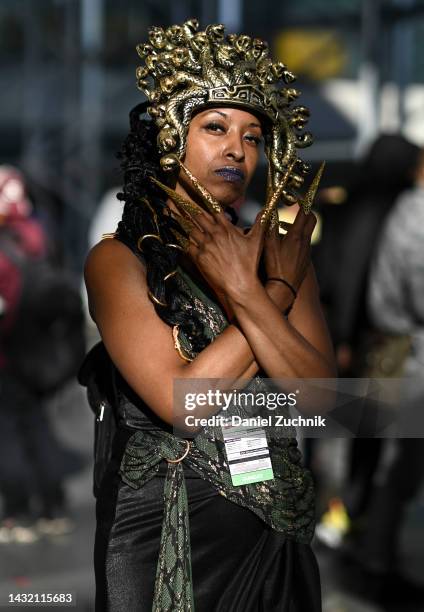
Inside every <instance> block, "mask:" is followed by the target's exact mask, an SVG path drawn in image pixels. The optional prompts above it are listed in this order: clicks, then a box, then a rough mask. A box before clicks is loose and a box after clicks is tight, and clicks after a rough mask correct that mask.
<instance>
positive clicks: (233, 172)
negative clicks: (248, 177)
mask: <svg viewBox="0 0 424 612" xmlns="http://www.w3.org/2000/svg"><path fill="white" fill-rule="evenodd" d="M215 174H219V176H222V178H223V179H224V180H225V181H229V182H230V183H239V182H242V181H244V172H243V170H240V169H239V168H234V166H224V167H223V168H218V170H215Z"/></svg>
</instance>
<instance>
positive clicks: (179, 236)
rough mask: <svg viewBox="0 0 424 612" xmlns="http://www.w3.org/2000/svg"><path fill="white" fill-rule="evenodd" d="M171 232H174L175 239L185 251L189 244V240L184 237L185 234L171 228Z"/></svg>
mask: <svg viewBox="0 0 424 612" xmlns="http://www.w3.org/2000/svg"><path fill="white" fill-rule="evenodd" d="M171 232H172V233H173V234H174V236H175V238H176V239H177V242H178V244H179V245H180V246H181V247H182V249H183V250H184V252H187V251H188V248H189V246H190V240H189V239H188V238H186V237H185V236H183V235H182V234H180V232H178V231H177V230H176V229H173V228H171Z"/></svg>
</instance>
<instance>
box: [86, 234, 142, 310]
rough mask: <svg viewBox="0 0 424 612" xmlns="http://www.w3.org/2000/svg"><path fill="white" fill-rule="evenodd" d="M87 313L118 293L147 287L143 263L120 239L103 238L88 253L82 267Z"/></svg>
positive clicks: (117, 295) (115, 297)
mask: <svg viewBox="0 0 424 612" xmlns="http://www.w3.org/2000/svg"><path fill="white" fill-rule="evenodd" d="M84 279H85V285H86V288H87V294H88V301H89V306H90V314H91V316H92V317H93V318H94V319H95V317H94V314H95V311H96V310H97V309H98V306H99V304H101V303H102V302H103V301H105V300H106V301H109V300H110V299H112V300H113V301H114V302H115V301H116V299H118V297H119V296H122V297H123V296H125V295H128V293H132V294H134V291H136V292H140V291H143V289H144V288H145V287H146V272H145V266H144V264H143V263H142V262H141V260H140V259H139V258H138V257H136V255H134V253H133V252H132V251H131V250H130V249H129V248H128V247H127V246H125V244H123V243H122V242H120V241H119V240H114V239H104V240H101V241H100V242H98V243H97V244H96V245H95V246H94V247H93V248H92V249H91V250H90V252H89V253H88V256H87V259H86V262H85V266H84Z"/></svg>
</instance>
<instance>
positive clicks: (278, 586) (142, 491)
mask: <svg viewBox="0 0 424 612" xmlns="http://www.w3.org/2000/svg"><path fill="white" fill-rule="evenodd" d="M186 280H187V279H186ZM191 287H192V289H194V290H195V289H196V286H195V284H194V283H193V282H192V284H191ZM197 289H198V290H197V291H195V292H193V300H194V302H195V304H194V305H195V307H199V306H200V302H203V305H206V306H207V308H206V309H205V324H206V325H209V326H210V327H211V328H213V325H214V323H216V321H215V322H213V321H212V318H211V316H210V313H211V310H210V309H211V308H213V307H214V306H215V308H219V307H218V305H214V304H212V303H211V302H210V300H209V298H208V296H206V295H205V294H203V293H202V292H201V290H200V288H198V287H197ZM199 300H200V302H199ZM221 312H222V311H221ZM113 369H114V368H113ZM113 401H114V404H115V406H114V408H115V410H116V413H117V419H118V421H117V429H116V433H115V436H114V440H113V450H112V455H111V457H110V460H109V462H108V464H107V468H106V471H105V473H104V475H103V476H102V478H101V482H100V485H99V488H98V491H97V505H96V518H97V530H96V539H95V555H94V557H95V576H96V611H97V612H106V611H107V612H121V611H122V610H128V611H129V612H152V610H154V612H166V611H168V610H169V611H170V612H177V611H178V610H180V612H188V611H189V610H190V611H192V610H193V609H195V610H196V612H277V611H278V612H319V611H320V610H321V591H320V578H319V570H318V566H317V562H316V559H315V556H314V554H313V552H312V550H311V548H310V545H309V543H308V542H305V541H303V542H302V541H299V539H298V538H297V537H296V532H295V531H292V532H288V534H287V533H284V532H280V531H276V530H275V529H273V528H271V527H270V525H269V524H267V523H266V522H264V521H263V520H262V519H261V518H260V517H259V516H258V515H257V514H255V513H254V512H252V510H251V509H249V508H248V507H243V506H241V505H238V503H234V502H233V501H231V500H229V499H228V498H226V497H225V496H224V494H223V493H222V491H221V492H220V491H219V490H218V489H217V487H216V486H214V485H213V484H212V483H211V482H210V481H208V480H207V479H205V478H203V477H202V476H201V475H200V474H199V472H198V471H196V470H195V469H192V468H191V467H190V466H189V465H187V462H186V461H185V460H184V461H182V462H181V464H180V465H181V466H182V468H183V474H184V478H185V485H186V489H187V498H188V515H189V539H190V547H191V572H192V593H193V604H194V605H193V606H192V607H189V608H187V607H186V606H184V605H183V606H181V607H180V606H179V607H178V608H177V607H176V606H175V604H172V602H170V603H169V604H167V605H165V604H163V605H162V604H161V605H157V604H156V606H155V607H152V606H153V599H154V589H155V580H156V573H157V566H158V554H159V548H160V541H161V531H162V520H163V518H164V486H165V478H166V474H167V469H168V464H167V462H166V461H165V460H161V461H160V462H159V463H158V466H157V467H158V471H157V472H156V473H155V476H154V477H153V478H150V479H148V480H147V481H146V482H145V483H144V484H143V486H141V487H139V488H133V487H132V486H130V484H131V483H129V481H128V480H127V482H126V481H125V480H126V479H125V478H123V476H122V465H123V457H124V455H125V453H126V451H127V449H128V445H129V442H130V441H131V439H132V438H133V437H134V432H138V434H141V438H140V439H142V438H143V434H145V435H146V437H147V436H151V435H152V434H153V435H155V432H158V433H161V432H163V431H169V432H172V429H171V427H170V426H168V425H167V424H165V423H164V422H163V421H161V420H160V419H159V418H158V417H157V416H156V415H155V414H154V413H153V412H152V411H151V410H150V409H149V407H148V406H147V405H146V404H145V403H143V402H142V401H141V400H140V398H139V397H138V396H136V394H135V393H134V392H133V391H132V389H131V388H130V387H129V386H128V385H127V384H126V382H125V381H124V380H123V378H122V377H121V376H120V375H119V373H118V372H117V371H116V370H115V369H114V400H113ZM292 442H293V441H292ZM293 443H294V444H296V442H295V441H294V442H293ZM292 450H295V449H292ZM295 455H296V453H291V455H290V456H293V457H294V456H295ZM294 463H298V457H297V455H296V461H294ZM296 470H297V471H296V479H297V480H302V478H303V474H306V470H304V469H303V468H301V467H299V465H297V466H296ZM240 488H241V487H240ZM305 490H306V489H305ZM287 495H290V488H288V493H287ZM306 503H307V505H308V508H307V514H308V516H311V512H312V515H313V499H310V496H309V498H308V499H307V501H306ZM312 528H313V526H312ZM308 529H309V530H310V520H309V524H308Z"/></svg>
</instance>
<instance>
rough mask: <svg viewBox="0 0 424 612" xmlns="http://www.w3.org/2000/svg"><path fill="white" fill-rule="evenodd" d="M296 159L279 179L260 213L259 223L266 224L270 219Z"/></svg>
mask: <svg viewBox="0 0 424 612" xmlns="http://www.w3.org/2000/svg"><path fill="white" fill-rule="evenodd" d="M296 161H297V160H296V159H295V160H294V161H292V163H291V164H290V166H289V167H288V168H287V170H286V172H285V173H284V176H283V178H282V179H281V181H280V183H279V185H278V187H277V189H276V190H275V191H274V193H273V194H272V195H271V196H270V197H269V199H268V200H267V202H266V204H265V206H264V211H263V213H262V217H261V223H268V222H269V221H270V219H271V215H272V212H273V210H275V208H276V206H277V202H278V200H279V199H280V197H281V195H282V193H283V191H284V189H285V187H286V185H287V183H288V180H289V178H290V174H291V172H292V170H293V168H294V165H295V163H296Z"/></svg>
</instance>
